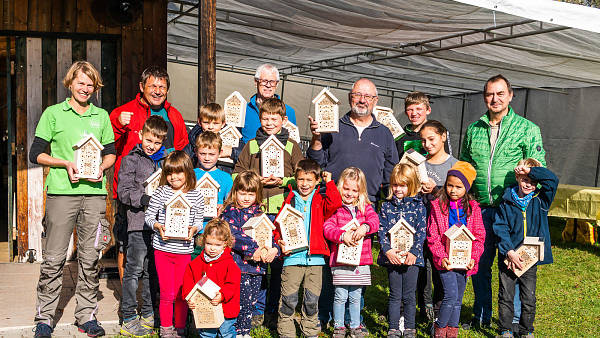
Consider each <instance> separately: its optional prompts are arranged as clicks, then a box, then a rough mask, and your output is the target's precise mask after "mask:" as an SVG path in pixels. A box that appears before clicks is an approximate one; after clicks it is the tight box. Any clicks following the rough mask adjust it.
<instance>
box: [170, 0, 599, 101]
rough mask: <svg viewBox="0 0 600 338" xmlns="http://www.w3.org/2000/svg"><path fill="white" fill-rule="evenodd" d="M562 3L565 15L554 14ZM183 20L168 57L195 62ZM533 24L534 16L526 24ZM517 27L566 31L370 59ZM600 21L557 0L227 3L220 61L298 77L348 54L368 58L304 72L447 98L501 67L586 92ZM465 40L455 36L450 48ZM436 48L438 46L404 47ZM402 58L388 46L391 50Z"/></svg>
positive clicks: (539, 82) (221, 20)
mask: <svg viewBox="0 0 600 338" xmlns="http://www.w3.org/2000/svg"><path fill="white" fill-rule="evenodd" d="M177 2H178V1H175V0H173V1H171V2H170V3H169V7H168V8H169V10H170V11H179V10H180V9H182V10H183V11H188V14H191V15H194V14H195V15H197V13H198V10H197V8H196V9H193V6H192V5H183V6H181V7H180V4H178V3H177ZM197 2H198V1H197V0H186V1H185V3H186V4H191V3H197ZM490 8H496V10H495V11H494V10H491V9H490ZM556 8H560V13H553V11H555V10H556ZM502 11H506V12H507V13H504V12H502ZM517 15H519V16H517ZM175 17H177V14H175V13H173V12H171V13H169V16H168V20H169V21H170V23H169V24H168V30H167V32H168V57H169V59H171V60H178V61H187V62H191V63H195V62H196V61H197V48H196V46H197V18H196V17H192V16H188V15H185V16H181V17H179V18H177V19H176V20H174V21H172V20H173V19H174V18H175ZM526 20H530V21H532V22H528V23H523V22H526ZM534 20H543V21H547V22H553V23H547V22H544V23H541V22H540V21H534ZM511 23H512V24H515V23H522V24H518V25H516V26H514V27H513V28H512V34H521V33H525V32H529V33H534V32H535V31H538V30H539V29H540V25H541V29H553V28H556V29H559V28H561V27H562V26H559V25H556V24H554V23H560V24H561V25H564V26H565V27H564V28H565V29H561V30H557V31H552V32H545V33H541V34H533V35H529V36H522V37H518V38H513V39H506V40H502V41H497V42H488V43H478V44H474V45H472V46H464V47H458V48H452V49H449V50H443V51H436V52H430V53H426V54H423V55H412V56H404V57H397V58H389V59H386V60H381V61H377V62H376V63H371V62H368V61H369V60H373V59H378V58H380V57H382V56H385V55H386V54H385V51H384V50H383V49H385V48H388V49H389V48H397V47H398V46H401V45H403V44H408V43H416V42H421V41H423V40H428V39H437V38H440V37H445V36H449V35H452V34H457V33H461V32H466V31H470V30H480V29H486V28H490V27H498V26H502V25H505V24H511ZM599 26H600V10H598V9H594V8H589V7H584V6H579V5H573V4H564V3H557V2H554V1H550V0H544V1H541V0H528V1H519V0H460V1H450V0H412V1H396V0H381V1H376V2H372V1H357V0H313V1H308V0H303V1H275V0H265V1H260V2H259V1H252V0H237V1H234V0H219V1H218V2H217V65H220V66H228V67H232V68H237V69H246V70H251V69H255V68H256V67H257V66H258V65H259V64H262V63H264V62H267V61H268V62H271V63H274V64H275V65H277V66H278V67H279V68H280V70H281V71H282V74H283V75H285V74H291V75H294V74H295V73H294V70H295V68H286V67H289V66H293V65H298V64H305V63H314V62H315V61H319V60H324V59H331V58H341V57H344V56H349V57H347V58H346V59H336V60H335V62H345V63H348V62H359V63H358V64H355V65H348V66H344V67H335V68H326V69H321V70H316V71H310V72H306V73H304V74H302V76H306V77H315V78H319V79H333V80H338V81H341V82H344V83H352V82H353V81H355V80H356V79H357V78H359V77H361V76H366V77H369V78H372V79H373V80H374V82H375V83H376V84H377V86H378V87H381V88H389V89H394V90H396V91H398V92H400V93H405V92H408V91H412V90H421V91H424V92H426V93H428V94H431V95H442V96H457V95H461V94H463V93H474V92H478V91H480V90H481V84H482V81H484V80H485V79H487V78H489V77H490V76H493V75H496V74H498V73H500V72H501V73H503V74H504V75H506V76H507V77H508V78H510V79H511V81H512V82H513V83H514V85H515V87H524V88H541V87H545V88H580V87H589V86H593V85H598V84H600V62H599V61H598V60H600V51H599V50H598V48H596V46H598V45H599V44H600V34H598V33H597V32H599V31H600V29H599ZM265 27H268V28H269V29H264V28H265ZM570 27H577V28H570ZM490 33H493V35H492V34H490V35H488V37H504V36H507V35H510V34H511V28H509V27H507V28H502V29H497V30H493V31H491V32H490ZM483 36H484V35H483V33H478V34H471V35H468V36H465V37H463V41H462V43H470V42H474V41H477V40H481V39H482V38H483ZM459 43H461V41H460V40H459V38H455V39H446V40H445V41H443V42H442V44H441V45H442V46H450V45H453V46H456V45H457V44H459ZM436 46H438V47H439V45H438V43H437V42H436V43H430V44H425V45H421V46H419V47H418V48H412V47H405V50H407V51H413V52H414V51H416V50H428V49H432V48H436ZM382 47H383V48H382ZM539 50H543V51H539ZM396 54H397V52H393V51H388V54H387V55H396ZM381 63H384V64H387V65H382V64H381ZM336 64H339V63H336ZM318 65H319V66H322V65H323V64H322V63H319V64H318ZM326 66H327V67H330V66H331V64H328V65H326Z"/></svg>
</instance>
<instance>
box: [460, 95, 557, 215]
mask: <svg viewBox="0 0 600 338" xmlns="http://www.w3.org/2000/svg"><path fill="white" fill-rule="evenodd" d="M545 155H546V152H545V151H544V147H543V145H542V135H541V133H540V128H539V127H538V126H537V125H535V123H533V122H531V121H529V120H527V119H526V118H524V117H521V116H519V115H517V114H515V112H514V111H513V109H512V107H510V106H509V107H508V114H506V116H505V117H503V118H502V121H501V122H500V131H499V133H498V140H497V141H496V146H495V149H494V151H493V155H492V149H491V146H490V119H489V116H488V113H487V112H486V113H485V114H484V115H483V116H482V117H481V118H480V119H479V120H477V121H475V122H473V123H472V124H471V125H470V126H469V128H467V132H466V134H465V138H464V140H463V144H462V148H461V151H460V160H461V161H466V162H469V163H471V164H472V165H473V167H475V170H476V171H477V177H476V178H475V182H473V185H472V189H471V191H472V192H473V193H474V194H475V197H476V198H477V201H478V202H479V203H480V204H481V205H482V206H498V204H499V203H500V201H501V200H502V194H503V192H504V188H506V187H508V186H511V185H513V184H515V183H516V179H515V173H514V168H515V167H516V166H517V163H518V162H519V161H520V160H522V159H525V158H530V157H531V158H535V159H536V160H538V161H540V162H541V163H542V165H544V166H545V165H546V160H545Z"/></svg>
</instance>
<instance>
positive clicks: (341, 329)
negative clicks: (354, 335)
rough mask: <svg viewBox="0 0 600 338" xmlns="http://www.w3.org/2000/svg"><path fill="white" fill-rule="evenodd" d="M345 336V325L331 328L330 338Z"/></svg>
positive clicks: (342, 337)
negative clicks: (331, 334)
mask: <svg viewBox="0 0 600 338" xmlns="http://www.w3.org/2000/svg"><path fill="white" fill-rule="evenodd" d="M345 337H346V328H345V327H336V328H335V329H334V330H333V336H332V338H345Z"/></svg>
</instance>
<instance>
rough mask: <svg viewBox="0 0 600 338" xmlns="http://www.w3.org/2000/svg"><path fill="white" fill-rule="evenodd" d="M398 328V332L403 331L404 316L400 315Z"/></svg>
mask: <svg viewBox="0 0 600 338" xmlns="http://www.w3.org/2000/svg"><path fill="white" fill-rule="evenodd" d="M398 329H399V330H400V332H402V333H404V316H400V320H399V321H398Z"/></svg>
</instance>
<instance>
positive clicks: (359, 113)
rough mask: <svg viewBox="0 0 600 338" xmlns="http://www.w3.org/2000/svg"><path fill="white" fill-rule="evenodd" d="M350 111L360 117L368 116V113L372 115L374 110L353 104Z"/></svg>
mask: <svg viewBox="0 0 600 338" xmlns="http://www.w3.org/2000/svg"><path fill="white" fill-rule="evenodd" d="M350 111H351V112H352V114H354V115H356V116H358V117H363V116H367V115H371V113H372V111H371V110H369V108H368V107H367V108H362V109H361V108H359V107H357V106H353V107H352V108H351V109H350Z"/></svg>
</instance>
